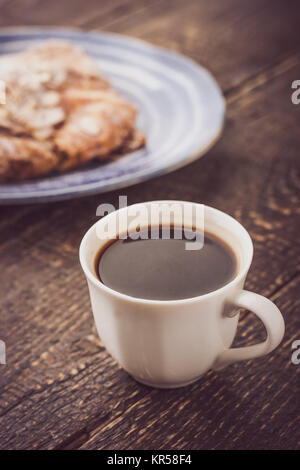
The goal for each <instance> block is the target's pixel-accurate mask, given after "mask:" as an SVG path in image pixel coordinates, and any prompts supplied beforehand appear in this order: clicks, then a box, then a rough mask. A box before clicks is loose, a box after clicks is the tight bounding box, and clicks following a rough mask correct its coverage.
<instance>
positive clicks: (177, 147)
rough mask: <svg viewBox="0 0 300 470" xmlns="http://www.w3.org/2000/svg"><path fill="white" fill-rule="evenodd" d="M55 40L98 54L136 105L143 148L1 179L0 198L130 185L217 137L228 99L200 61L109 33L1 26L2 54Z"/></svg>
mask: <svg viewBox="0 0 300 470" xmlns="http://www.w3.org/2000/svg"><path fill="white" fill-rule="evenodd" d="M50 38H58V39H64V40H67V41H71V42H72V43H74V44H75V45H79V46H81V47H82V48H84V49H85V50H86V52H88V53H89V54H90V55H91V56H93V57H94V59H96V61H97V62H98V64H99V70H100V71H102V72H103V74H104V75H106V76H107V77H108V79H109V80H110V82H111V84H112V85H113V87H114V88H116V89H117V90H118V91H119V92H120V93H121V94H122V95H123V96H125V97H126V98H128V100H129V101H131V102H133V103H135V104H136V105H137V107H138V109H139V115H138V123H137V125H138V127H139V128H140V129H142V130H143V132H144V133H145V135H146V139H147V145H146V147H145V148H144V149H142V150H138V151H135V152H133V153H130V154H127V155H125V156H122V157H120V158H118V159H116V160H114V161H111V162H106V163H97V164H95V163H93V164H91V165H89V166H87V167H85V168H80V169H77V170H73V171H70V172H68V173H65V174H59V175H53V176H49V177H44V178H40V179H36V180H30V181H26V182H24V183H22V182H21V183H12V184H1V185H0V203H2V204H8V203H17V202H19V203H24V202H42V201H49V200H60V199H67V198H73V197H78V196H83V195H86V194H94V193H100V192H105V191H111V190H114V189H118V188H122V187H125V186H129V185H132V184H135V183H139V182H141V181H143V180H146V179H149V178H153V177H155V176H158V175H161V174H163V173H167V172H169V171H171V170H174V169H176V168H179V167H181V166H183V165H186V164H187V163H189V162H191V161H193V160H195V159H196V158H198V157H200V156H201V155H203V154H204V153H205V152H206V151H207V150H208V149H209V148H210V147H211V146H212V144H213V143H214V142H215V141H216V139H217V138H218V137H219V135H220V133H221V130H222V124H223V120H224V111H225V102H224V99H223V96H222V93H221V91H220V88H219V86H218V85H217V83H216V81H215V80H214V78H213V77H212V76H211V75H210V73H209V72H208V71H207V70H205V69H204V68H203V67H201V66H199V65H198V64H196V63H195V62H193V61H192V60H190V59H187V58H186V57H183V56H181V55H179V54H176V53H174V52H170V51H167V50H164V49H160V48H157V47H154V46H151V45H149V44H147V43H144V42H142V41H139V40H136V39H131V38H128V37H125V36H119V35H115V34H110V33H99V34H98V33H85V32H81V31H76V30H68V29H35V28H30V29H27V28H16V29H15V28H13V29H10V28H9V29H2V30H0V54H5V53H11V52H18V51H21V50H23V49H25V48H27V47H29V46H32V45H35V44H37V43H39V42H41V41H44V40H47V39H50Z"/></svg>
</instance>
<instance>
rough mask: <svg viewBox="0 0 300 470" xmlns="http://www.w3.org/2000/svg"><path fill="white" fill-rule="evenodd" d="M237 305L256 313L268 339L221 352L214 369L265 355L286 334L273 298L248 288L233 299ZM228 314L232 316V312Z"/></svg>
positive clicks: (233, 302)
mask: <svg viewBox="0 0 300 470" xmlns="http://www.w3.org/2000/svg"><path fill="white" fill-rule="evenodd" d="M231 303H232V304H233V305H234V306H236V307H241V308H245V309H247V310H250V311H251V312H253V313H255V315H257V316H258V318H259V319H260V320H261V321H262V322H263V324H264V326H265V328H266V330H267V339H266V340H265V341H264V342H262V343H258V344H255V345H253V346H245V347H243V348H229V349H225V350H224V351H222V352H221V354H220V355H219V356H218V357H217V359H216V361H215V363H214V365H213V367H212V368H213V369H214V370H219V369H223V368H224V367H226V366H228V365H229V364H232V363H233V362H237V361H244V360H248V359H254V358H255V357H259V356H264V355H265V354H268V353H269V352H271V351H273V349H275V348H276V347H277V346H278V345H279V344H280V342H281V340H282V338H283V335H284V330H285V327H284V320H283V317H282V315H281V313H280V311H279V309H278V308H277V307H276V305H275V304H274V303H273V302H271V300H269V299H266V297H263V296H262V295H259V294H255V293H254V292H249V291H246V290H243V291H241V292H240V293H239V294H238V295H237V297H235V298H234V299H233V301H231ZM226 316H228V317H231V316H232V315H231V314H230V312H228V314H226Z"/></svg>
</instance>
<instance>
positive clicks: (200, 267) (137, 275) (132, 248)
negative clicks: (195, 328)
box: [95, 227, 237, 300]
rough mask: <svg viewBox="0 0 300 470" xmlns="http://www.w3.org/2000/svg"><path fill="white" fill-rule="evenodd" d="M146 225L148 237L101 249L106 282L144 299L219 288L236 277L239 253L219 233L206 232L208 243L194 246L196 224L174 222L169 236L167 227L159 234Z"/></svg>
mask: <svg viewBox="0 0 300 470" xmlns="http://www.w3.org/2000/svg"><path fill="white" fill-rule="evenodd" d="M143 230H144V239H143V237H140V238H138V239H136V240H133V239H131V238H130V237H128V238H126V239H120V238H117V239H116V240H110V241H109V242H108V243H107V244H106V245H105V246H104V248H102V249H101V250H100V252H99V253H98V256H97V257H96V262H95V270H96V273H97V276H98V278H99V279H100V281H101V282H102V283H103V284H104V285H106V286H108V287H110V288H111V289H113V290H116V291H118V292H121V293H122V294H126V295H130V296H132V297H137V298H140V299H151V300H178V299H186V298H191V297H197V296H199V295H203V294H207V293H208V292H212V291H215V290H216V289H219V288H220V287H222V286H224V285H225V284H227V283H228V282H230V281H231V280H232V279H233V278H234V277H235V276H236V273H237V260H236V256H235V254H234V252H233V251H232V249H231V248H230V247H229V246H228V245H227V244H226V243H225V242H224V241H223V240H221V239H220V238H218V237H217V236H216V235H213V234H211V233H207V232H205V236H204V244H203V246H202V248H201V249H197V250H189V249H186V247H187V245H186V242H187V241H189V243H191V242H190V240H191V239H192V237H193V236H194V232H192V229H190V232H191V233H189V230H187V229H186V228H185V230H183V229H181V228H180V229H178V227H177V228H176V229H175V228H174V227H173V228H171V230H170V238H169V239H163V238H162V237H161V228H160V231H159V234H160V236H159V238H158V239H152V238H151V230H150V228H144V229H142V231H143ZM176 230H177V235H176V236H175V231H176ZM178 230H179V232H178ZM145 231H146V232H147V233H145ZM180 231H181V237H180V238H179V237H178V234H180Z"/></svg>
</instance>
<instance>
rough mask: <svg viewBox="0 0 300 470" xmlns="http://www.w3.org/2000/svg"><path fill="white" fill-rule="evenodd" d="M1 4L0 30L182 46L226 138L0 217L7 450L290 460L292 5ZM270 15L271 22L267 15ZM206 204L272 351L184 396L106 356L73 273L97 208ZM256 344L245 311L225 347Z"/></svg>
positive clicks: (297, 175) (295, 196)
mask: <svg viewBox="0 0 300 470" xmlns="http://www.w3.org/2000/svg"><path fill="white" fill-rule="evenodd" d="M16 3H17V2H12V1H8V0H4V1H0V11H1V15H0V25H2V26H7V25H14V24H15V25H17V24H25V23H27V24H30V23H31V24H33V23H34V24H57V25H77V26H83V27H86V28H105V29H109V30H113V31H116V32H121V33H126V34H130V35H134V36H137V37H140V38H143V39H146V40H148V41H151V42H153V43H155V44H159V45H162V46H166V47H170V48H171V49H175V50H179V51H181V52H183V53H185V54H187V55H189V56H191V57H192V58H194V59H195V60H197V61H199V62H200V63H202V64H204V65H205V66H207V67H208V68H209V69H210V70H212V71H213V72H214V73H215V75H216V77H217V79H218V80H219V81H220V83H221V86H222V88H223V90H224V93H225V95H226V99H227V105H228V109H227V121H226V126H225V129H224V135H223V136H222V138H221V140H220V141H219V142H218V144H217V145H216V146H215V147H214V148H213V149H212V150H211V151H210V152H209V153H208V154H207V155H206V156H205V157H204V158H202V159H200V160H199V161H197V162H194V163H193V164H191V165H189V166H187V167H185V168H183V169H180V170H178V171H176V172H174V173H172V174H170V175H165V176H162V177H160V178H156V179H154V180H151V181H148V182H145V183H143V184H140V185H136V186H134V187H131V188H127V189H124V190H122V191H120V192H117V191H116V192H111V193H108V194H105V195H99V196H92V197H86V198H83V199H78V200H73V201H66V202H60V203H51V204H47V205H41V206H30V205H28V206H26V207H23V206H11V207H2V208H0V217H1V222H0V223H1V231H0V256H1V258H0V263H1V283H0V305H1V322H0V338H1V339H3V340H5V341H6V344H7V365H6V366H1V365H0V374H1V375H0V447H1V448H2V449H30V448H39V449H47V448H49V449H53V448H59V449H63V448H66V449H74V448H81V449H260V448H264V449H272V448H273V449H296V448H299V447H300V446H299V444H300V432H299V423H298V417H299V411H298V410H299V404H300V403H299V371H300V367H299V366H298V367H297V366H295V365H293V364H292V362H291V353H292V350H291V345H292V342H293V341H294V340H295V339H300V322H299V307H300V306H299V287H300V286H299V280H300V276H299V274H300V255H299V253H300V250H299V248H300V246H299V228H300V205H299V202H300V197H299V190H300V164H299V148H300V135H299V131H298V129H299V113H300V105H299V106H295V105H293V104H292V103H291V99H290V95H291V83H292V81H293V80H295V79H299V77H300V64H299V62H300V61H299V59H298V56H299V54H298V53H297V51H298V50H299V47H300V44H299V41H300V38H299V34H298V29H297V22H298V20H299V11H300V9H299V7H298V8H297V3H296V2H294V1H291V2H289V7H287V4H286V2H284V1H278V0H276V1H274V2H270V1H267V0H263V1H253V2H238V1H237V0H226V1H221V0H216V1H214V2H204V1H189V2H184V1H181V0H174V1H173V2H168V1H165V0H162V1H159V0H157V1H151V2H146V1H138V0H133V1H131V0H124V1H121V0H112V1H111V2H99V1H98V2H96V1H92V0H91V1H88V2H85V8H84V11H83V10H82V2H77V1H75V2H72V8H70V6H69V3H68V2H67V1H66V0H65V1H60V2H51V6H50V2H45V1H41V0H30V1H29V0H26V1H24V2H22V5H23V6H22V8H16ZM270 11H271V12H272V14H270ZM119 194H127V196H128V203H129V204H132V203H135V202H139V201H145V200H151V199H183V200H193V201H196V202H204V203H206V204H208V205H212V206H215V207H218V208H219V209H221V210H224V211H225V212H228V213H229V214H231V215H233V216H234V217H236V218H237V219H238V220H239V221H241V222H242V223H243V224H244V225H245V227H246V228H247V229H248V230H249V232H250V234H251V236H252V238H253V241H254V247H255V256H254V261H253V264H252V267H251V270H250V272H249V276H248V279H247V283H246V288H248V289H250V290H254V291H256V292H258V293H261V294H263V295H266V296H269V297H270V298H272V300H274V301H275V302H276V304H277V305H278V306H279V308H280V309H281V310H282V312H283V315H284V317H285V321H286V334H285V338H284V340H283V342H282V344H281V346H280V347H279V348H278V349H277V350H276V351H275V352H274V353H272V354H271V355H270V356H268V357H266V358H261V359H258V360H255V361H249V362H246V363H240V364H236V365H232V366H230V367H228V368H227V369H226V372H222V373H218V374H217V373H214V372H209V373H208V374H207V375H206V376H205V377H204V378H203V379H202V380H201V381H199V382H198V383H195V384H193V385H191V386H190V387H188V388H184V389H179V390H175V391H159V390H154V389H150V388H148V387H145V386H141V385H139V384H137V383H136V382H135V381H134V380H133V379H131V378H130V377H129V376H128V375H127V374H126V373H125V372H124V371H123V370H121V369H120V368H119V367H118V366H117V364H116V363H115V362H114V361H113V359H111V357H110V356H109V355H108V354H107V352H106V351H105V349H104V348H103V346H102V345H101V342H100V340H99V339H98V337H97V333H96V330H95V327H94V324H93V319H92V314H91V311H90V305H89V297H88V292H87V287H86V284H85V280H84V276H83V274H82V273H81V270H80V266H79V262H78V246H79V243H80V240H81V237H82V235H83V234H84V232H85V231H86V230H87V228H88V227H89V226H90V225H91V224H92V223H93V222H94V221H95V220H96V216H95V214H96V208H97V206H98V205H99V204H100V203H101V202H110V203H113V204H115V205H117V203H118V196H119ZM263 337H264V331H263V328H262V326H261V324H260V323H259V322H258V321H257V320H256V319H255V318H254V316H253V315H251V314H249V313H247V312H244V313H243V314H242V317H241V321H240V324H239V330H238V336H237V338H236V340H235V345H246V344H252V343H255V342H256V341H258V340H261V339H262V338H263Z"/></svg>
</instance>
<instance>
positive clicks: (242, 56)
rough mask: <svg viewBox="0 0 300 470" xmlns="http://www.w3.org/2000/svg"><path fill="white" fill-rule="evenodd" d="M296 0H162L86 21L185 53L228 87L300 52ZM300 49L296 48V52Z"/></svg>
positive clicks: (226, 88)
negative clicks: (109, 17) (112, 16)
mask: <svg viewBox="0 0 300 470" xmlns="http://www.w3.org/2000/svg"><path fill="white" fill-rule="evenodd" d="M299 21H300V11H299V5H298V2H297V0H292V1H290V2H289V7H287V4H286V2H285V1H284V0H275V1H273V2H270V1H269V0H252V1H251V2H240V1H239V0H226V1H224V0H214V1H213V2H207V1H205V0H200V1H189V2H186V1H185V0H180V1H178V0H174V1H172V2H169V1H168V0H163V1H162V2H161V3H154V4H153V5H151V6H150V7H149V8H148V10H147V12H146V14H145V12H144V11H137V12H136V13H135V14H132V15H129V16H124V17H123V16H121V17H119V18H118V17H116V18H115V19H114V21H113V22H109V23H103V22H102V20H101V17H100V16H99V17H95V18H94V19H93V20H91V21H90V22H88V23H86V26H89V27H93V28H101V29H107V30H109V31H116V32H118V33H124V34H129V35H132V36H136V37H138V38H141V39H144V40H147V41H150V42H152V43H154V44H157V45H159V46H163V47H168V48H169V49H172V50H175V51H178V52H181V53H183V54H186V55H188V56H189V57H191V58H192V59H194V60H196V61H197V62H200V63H201V64H202V65H204V66H205V67H208V68H209V70H211V72H212V73H213V74H214V75H215V76H216V77H217V79H218V81H219V82H220V84H221V87H222V88H223V90H224V91H227V90H229V89H231V88H232V87H235V86H237V85H239V84H240V83H242V82H243V81H244V80H247V79H248V78H249V77H251V76H255V75H256V74H257V73H258V72H261V71H263V70H265V69H266V68H268V66H269V65H270V64H271V65H273V64H277V63H278V62H280V61H281V60H283V59H285V58H286V57H288V56H289V55H291V54H295V53H297V54H298V50H299V47H300V35H299V34H298V25H299ZM298 55H299V54H298Z"/></svg>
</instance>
